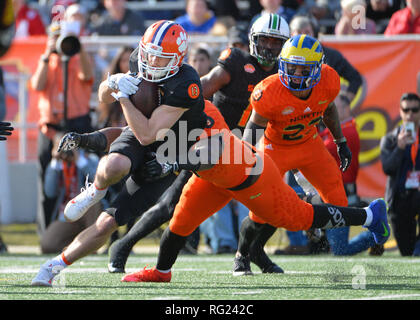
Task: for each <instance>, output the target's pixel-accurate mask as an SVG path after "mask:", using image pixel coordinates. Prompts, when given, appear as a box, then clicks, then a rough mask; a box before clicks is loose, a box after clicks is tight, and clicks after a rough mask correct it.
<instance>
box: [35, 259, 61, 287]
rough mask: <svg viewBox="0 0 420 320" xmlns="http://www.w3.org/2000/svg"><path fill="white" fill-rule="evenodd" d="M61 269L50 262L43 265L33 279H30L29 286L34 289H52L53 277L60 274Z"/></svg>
mask: <svg viewBox="0 0 420 320" xmlns="http://www.w3.org/2000/svg"><path fill="white" fill-rule="evenodd" d="M61 269H62V267H61V266H59V265H53V263H52V262H51V260H49V261H47V262H46V263H44V264H43V265H42V266H41V268H40V269H39V271H38V274H37V275H36V276H35V278H33V279H32V282H31V285H32V286H34V287H52V282H53V280H54V277H55V276H56V275H57V274H59V273H60V271H61Z"/></svg>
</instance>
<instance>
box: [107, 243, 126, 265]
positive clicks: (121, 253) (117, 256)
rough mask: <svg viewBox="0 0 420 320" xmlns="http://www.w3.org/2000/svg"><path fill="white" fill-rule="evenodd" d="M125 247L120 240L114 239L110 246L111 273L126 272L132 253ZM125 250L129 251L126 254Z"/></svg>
mask: <svg viewBox="0 0 420 320" xmlns="http://www.w3.org/2000/svg"><path fill="white" fill-rule="evenodd" d="M124 249H125V248H123V247H122V246H121V241H120V240H116V241H114V242H113V243H112V245H111V246H110V247H109V263H108V271H109V272H110V273H125V264H126V262H127V259H128V256H129V255H130V250H124ZM125 251H128V253H127V254H126V252H125Z"/></svg>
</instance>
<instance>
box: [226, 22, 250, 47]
mask: <svg viewBox="0 0 420 320" xmlns="http://www.w3.org/2000/svg"><path fill="white" fill-rule="evenodd" d="M228 39H229V43H230V44H233V43H243V44H245V45H248V34H247V32H246V31H245V30H242V29H240V28H238V27H237V26H233V27H232V28H230V29H229V31H228Z"/></svg>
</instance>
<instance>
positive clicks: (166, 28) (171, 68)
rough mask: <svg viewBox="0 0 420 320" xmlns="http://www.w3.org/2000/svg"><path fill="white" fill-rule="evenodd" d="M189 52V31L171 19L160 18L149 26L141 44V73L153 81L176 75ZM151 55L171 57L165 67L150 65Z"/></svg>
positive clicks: (139, 56)
mask: <svg viewBox="0 0 420 320" xmlns="http://www.w3.org/2000/svg"><path fill="white" fill-rule="evenodd" d="M187 52H188V39H187V32H186V31H185V30H184V28H183V27H181V26H180V25H179V24H177V23H175V22H173V21H170V20H160V21H158V22H155V23H154V24H152V25H151V26H150V27H149V28H147V30H146V32H145V33H144V35H143V37H142V39H141V41H140V44H139V55H138V64H139V73H140V76H141V77H142V78H143V79H145V80H148V81H151V82H158V81H162V80H165V79H168V78H170V77H172V76H174V75H175V74H176V73H177V72H178V70H179V67H180V66H181V65H182V63H183V60H184V57H185V55H186V54H187ZM150 56H156V57H161V58H167V59H169V62H168V64H167V65H166V66H164V67H160V66H159V67H157V66H152V65H150Z"/></svg>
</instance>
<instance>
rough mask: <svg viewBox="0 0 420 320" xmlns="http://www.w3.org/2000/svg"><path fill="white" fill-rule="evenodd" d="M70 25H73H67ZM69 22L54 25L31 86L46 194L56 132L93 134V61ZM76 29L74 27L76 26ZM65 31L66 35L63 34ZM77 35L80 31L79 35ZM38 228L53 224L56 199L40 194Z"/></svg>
mask: <svg viewBox="0 0 420 320" xmlns="http://www.w3.org/2000/svg"><path fill="white" fill-rule="evenodd" d="M68 25H70V23H69V24H68ZM68 25H66V22H65V21H64V22H61V23H60V22H58V21H55V22H53V23H52V24H51V25H50V26H49V29H48V41H47V45H46V48H45V52H44V54H42V55H41V57H40V59H39V61H38V66H37V68H36V71H35V73H34V74H33V76H32V78H31V86H32V88H33V89H34V90H36V91H38V92H39V100H38V108H39V113H40V119H39V122H38V126H39V134H38V162H39V182H40V185H39V190H40V191H41V190H43V187H42V186H43V184H44V174H45V169H46V167H47V165H48V163H49V162H50V160H51V149H52V144H53V142H52V140H53V137H54V135H55V133H56V132H57V131H74V132H78V133H86V132H90V131H92V130H93V129H92V126H91V119H90V115H89V110H90V106H89V100H90V96H91V93H92V87H93V72H94V71H93V66H94V64H93V61H92V59H91V57H90V56H89V54H88V53H87V52H86V51H85V50H84V49H83V46H82V45H81V43H80V41H79V39H78V36H77V33H73V34H70V33H65V32H64V30H63V29H64V28H65V27H66V28H65V29H67V31H66V32H68V30H69V29H70V28H69V27H68ZM73 26H74V24H73ZM62 31H63V32H62ZM76 32H77V31H76ZM39 195H40V196H39V197H38V198H39V206H38V207H39V208H38V219H37V220H38V227H39V232H40V233H41V234H42V233H43V231H44V230H45V228H46V227H47V226H48V225H49V223H50V222H51V214H52V210H53V208H54V203H55V201H54V199H46V198H45V193H44V192H39Z"/></svg>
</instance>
